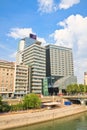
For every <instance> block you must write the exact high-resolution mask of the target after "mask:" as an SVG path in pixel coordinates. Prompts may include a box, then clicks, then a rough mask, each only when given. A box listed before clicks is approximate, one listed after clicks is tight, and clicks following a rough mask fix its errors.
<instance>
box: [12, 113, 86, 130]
mask: <svg viewBox="0 0 87 130" xmlns="http://www.w3.org/2000/svg"><path fill="white" fill-rule="evenodd" d="M11 130H87V113H82V114H79V115H74V116H70V117H65V118H63V119H57V120H52V121H49V122H45V123H39V124H36V125H30V126H26V127H22V128H16V129H11Z"/></svg>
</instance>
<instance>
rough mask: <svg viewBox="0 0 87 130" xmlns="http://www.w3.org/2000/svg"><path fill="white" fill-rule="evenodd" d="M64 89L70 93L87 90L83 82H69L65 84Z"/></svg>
mask: <svg viewBox="0 0 87 130" xmlns="http://www.w3.org/2000/svg"><path fill="white" fill-rule="evenodd" d="M66 91H67V92H68V93H71V94H76V93H85V92H87V85H83V84H79V85H78V84H70V85H68V86H67V89H66Z"/></svg>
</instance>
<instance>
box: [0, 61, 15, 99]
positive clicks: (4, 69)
mask: <svg viewBox="0 0 87 130" xmlns="http://www.w3.org/2000/svg"><path fill="white" fill-rule="evenodd" d="M14 73H15V63H14V62H8V61H4V60H0V95H1V96H2V97H4V98H8V97H12V95H13V93H14Z"/></svg>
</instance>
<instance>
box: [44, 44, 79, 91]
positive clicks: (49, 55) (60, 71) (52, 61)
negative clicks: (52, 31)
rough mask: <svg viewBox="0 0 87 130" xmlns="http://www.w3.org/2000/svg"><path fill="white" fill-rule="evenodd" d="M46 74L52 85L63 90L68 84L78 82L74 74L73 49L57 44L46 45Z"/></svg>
mask: <svg viewBox="0 0 87 130" xmlns="http://www.w3.org/2000/svg"><path fill="white" fill-rule="evenodd" d="M46 76H47V78H48V85H49V90H50V89H51V87H53V88H54V91H55V89H56V88H58V89H59V91H62V90H63V89H66V87H67V85H69V84H72V83H77V78H76V76H74V67H73V54H72V49H71V48H67V47H62V46H57V45H47V46H46Z"/></svg>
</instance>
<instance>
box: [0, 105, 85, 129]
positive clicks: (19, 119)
mask: <svg viewBox="0 0 87 130" xmlns="http://www.w3.org/2000/svg"><path fill="white" fill-rule="evenodd" d="M85 111H87V107H86V106H81V105H70V106H64V107H59V108H56V109H50V110H44V109H43V110H41V111H40V110H39V111H27V112H19V113H8V114H1V115H0V130H4V129H6V130H7V129H9V128H14V127H21V126H25V125H30V124H35V123H40V122H44V121H48V120H53V119H57V118H63V117H66V116H70V115H74V114H78V113H81V112H85Z"/></svg>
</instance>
